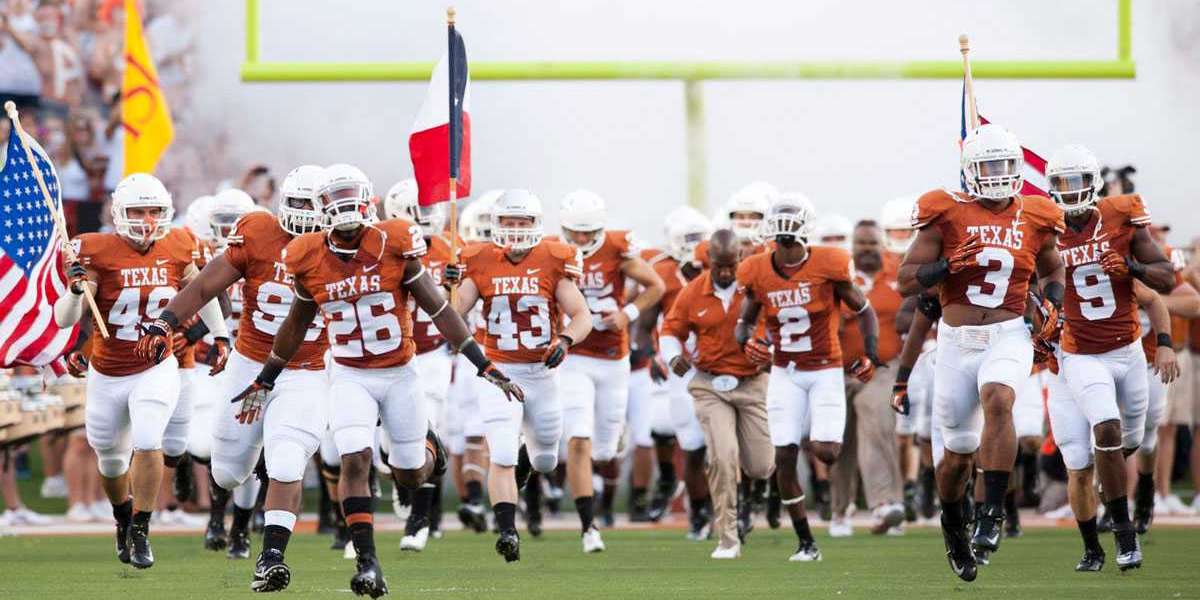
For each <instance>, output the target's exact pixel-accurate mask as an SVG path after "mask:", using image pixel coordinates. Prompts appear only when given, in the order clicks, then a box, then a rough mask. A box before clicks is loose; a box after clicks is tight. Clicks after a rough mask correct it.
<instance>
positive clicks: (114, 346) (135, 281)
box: [76, 229, 199, 376]
mask: <svg viewBox="0 0 1200 600" xmlns="http://www.w3.org/2000/svg"><path fill="white" fill-rule="evenodd" d="M76 244H77V246H78V254H79V260H80V262H81V263H83V266H85V267H87V269H88V270H89V271H92V272H94V273H96V275H97V280H96V284H97V287H98V292H97V294H96V306H97V307H98V308H99V309H100V314H102V315H104V323H105V325H106V326H107V327H108V331H109V332H110V333H111V336H110V337H108V338H101V337H100V336H99V331H98V328H97V332H96V333H95V334H94V336H93V339H95V343H94V344H93V346H92V358H91V364H92V366H93V368H95V369H96V371H98V372H100V373H103V374H105V375H112V376H120V375H132V374H134V373H140V372H142V371H145V370H146V369H148V368H150V367H151V365H150V364H147V363H146V362H145V361H144V360H142V359H140V358H138V356H137V355H136V354H135V353H134V348H135V347H136V346H137V341H138V337H139V336H140V335H141V327H142V325H144V324H148V323H150V322H151V321H153V320H154V319H156V318H158V315H159V313H161V312H162V309H163V308H164V307H166V305H167V302H170V300H171V298H173V297H174V296H175V294H176V293H177V292H178V291H179V287H180V280H181V279H182V278H183V276H184V272H185V271H186V270H187V269H188V268H189V266H191V265H194V264H195V261H196V259H197V258H198V257H199V249H198V247H197V245H196V238H195V237H194V236H192V235H191V234H189V233H187V232H186V231H184V230H183V229H172V230H170V231H169V232H168V233H167V234H166V235H165V236H164V237H163V238H162V239H160V240H157V241H155V242H154V243H153V244H152V245H151V246H150V247H149V248H148V249H147V250H146V251H145V252H139V251H137V250H136V249H134V247H133V246H132V245H131V244H130V243H129V242H127V241H126V240H125V239H124V238H123V237H122V236H120V235H118V234H115V233H85V234H83V235H80V236H79V237H78V238H77V240H76Z"/></svg>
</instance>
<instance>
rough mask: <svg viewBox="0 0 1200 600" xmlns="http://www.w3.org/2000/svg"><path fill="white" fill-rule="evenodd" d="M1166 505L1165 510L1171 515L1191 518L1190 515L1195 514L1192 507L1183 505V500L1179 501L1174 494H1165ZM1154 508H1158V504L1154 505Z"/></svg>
mask: <svg viewBox="0 0 1200 600" xmlns="http://www.w3.org/2000/svg"><path fill="white" fill-rule="evenodd" d="M1166 505H1167V510H1168V511H1170V514H1173V515H1187V516H1191V515H1193V514H1195V511H1193V510H1192V507H1190V506H1188V505H1186V504H1184V503H1183V500H1181V499H1180V498H1179V496H1177V495H1175V494H1167V497H1166ZM1154 506H1158V504H1157V503H1155V505H1154Z"/></svg>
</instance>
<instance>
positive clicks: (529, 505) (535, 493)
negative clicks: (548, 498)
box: [522, 471, 542, 518]
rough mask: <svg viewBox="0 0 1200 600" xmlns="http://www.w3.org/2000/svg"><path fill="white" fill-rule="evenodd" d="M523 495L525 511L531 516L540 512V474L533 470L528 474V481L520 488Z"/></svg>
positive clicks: (535, 515) (538, 514)
mask: <svg viewBox="0 0 1200 600" xmlns="http://www.w3.org/2000/svg"><path fill="white" fill-rule="evenodd" d="M522 493H523V494H524V496H525V512H526V513H527V514H528V515H530V516H533V517H535V518H536V517H537V516H540V515H541V514H542V474H541V473H538V472H537V471H534V472H533V473H530V474H529V482H528V483H526V484H525V489H524V490H522Z"/></svg>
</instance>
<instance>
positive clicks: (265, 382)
mask: <svg viewBox="0 0 1200 600" xmlns="http://www.w3.org/2000/svg"><path fill="white" fill-rule="evenodd" d="M272 356H274V355H272ZM275 358H278V357H275ZM284 366H286V364H280V363H279V362H277V361H272V360H268V361H267V363H266V364H264V365H263V367H262V370H261V371H259V372H258V377H255V378H254V380H255V381H257V382H258V383H259V384H260V385H262V386H263V387H265V388H268V389H271V388H274V387H275V379H276V378H278V377H279V374H280V373H282V372H283V367H284Z"/></svg>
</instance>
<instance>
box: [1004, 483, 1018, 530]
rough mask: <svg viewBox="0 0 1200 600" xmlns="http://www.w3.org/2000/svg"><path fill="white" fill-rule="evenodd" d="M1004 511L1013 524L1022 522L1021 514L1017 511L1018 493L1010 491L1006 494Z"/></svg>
mask: <svg viewBox="0 0 1200 600" xmlns="http://www.w3.org/2000/svg"><path fill="white" fill-rule="evenodd" d="M1004 512H1005V514H1006V515H1007V517H1008V522H1009V523H1011V524H1013V525H1018V524H1020V522H1021V514H1020V513H1018V512H1017V493H1016V492H1015V491H1012V492H1009V493H1007V494H1005V496H1004Z"/></svg>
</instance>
